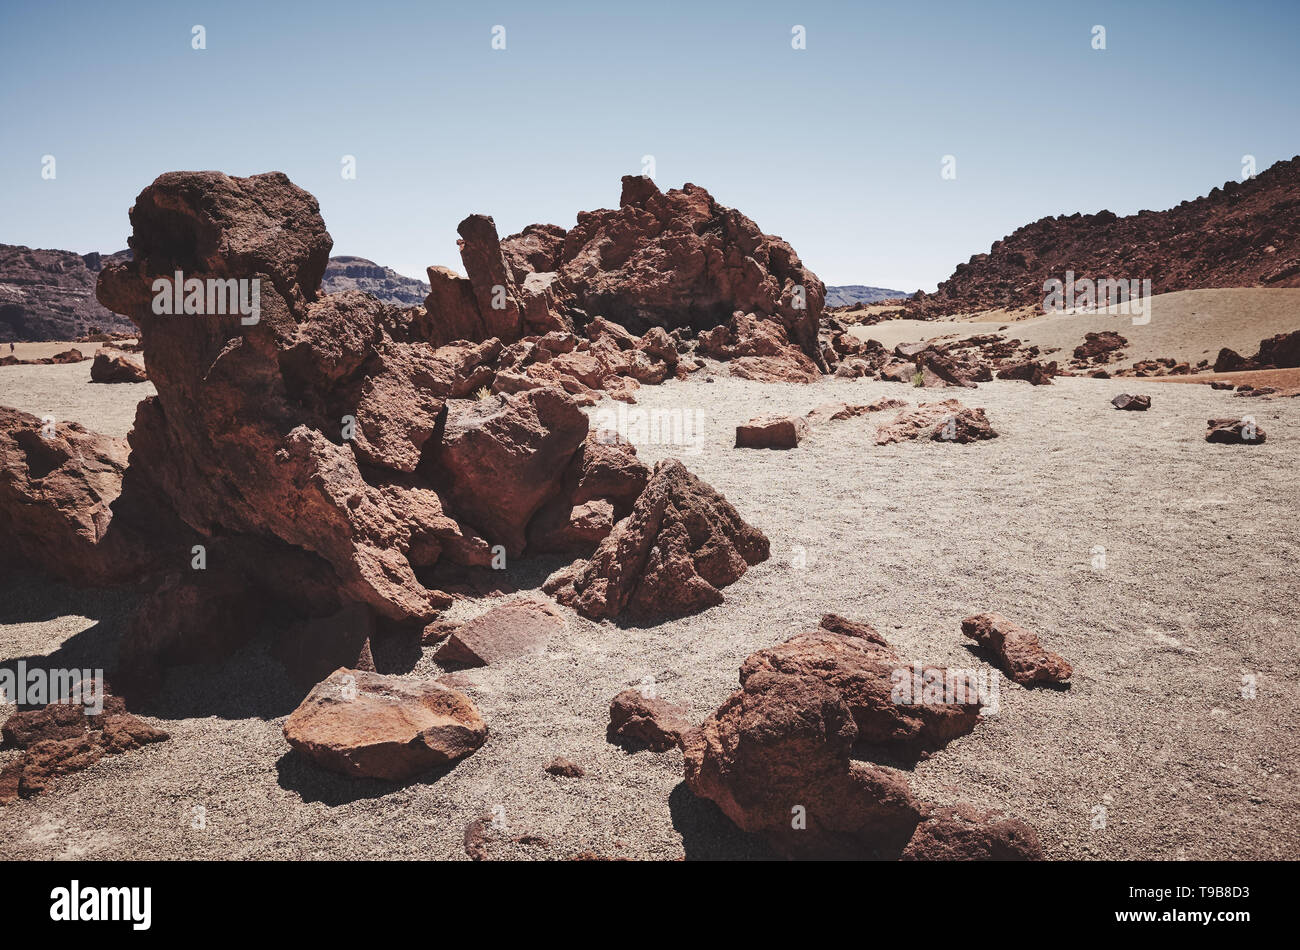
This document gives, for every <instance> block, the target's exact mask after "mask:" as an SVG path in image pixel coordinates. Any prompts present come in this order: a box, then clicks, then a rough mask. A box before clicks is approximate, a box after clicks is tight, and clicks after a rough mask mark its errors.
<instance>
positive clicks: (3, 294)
mask: <svg viewBox="0 0 1300 950" xmlns="http://www.w3.org/2000/svg"><path fill="white" fill-rule="evenodd" d="M121 256H124V253H123V252H119V253H118V254H115V255H107V254H99V253H95V252H92V253H90V254H77V253H76V252H74V251H55V250H44V249H36V248H30V247H24V246H22V245H13V244H0V342H4V343H8V342H9V341H11V340H77V339H80V338H81V337H82V336H84V335H86V334H88V333H92V332H94V333H103V332H105V331H108V332H113V331H126V330H130V329H131V323H130V321H128V320H126V319H125V318H123V317H120V316H118V315H117V314H115V313H113V312H112V311H110V310H107V309H105V308H104V307H102V306H100V305H99V304H98V303H97V302H96V301H95V281H96V280H97V279H98V277H99V271H100V268H101V267H103V264H104V261H105V260H108V259H111V258H114V257H121Z"/></svg>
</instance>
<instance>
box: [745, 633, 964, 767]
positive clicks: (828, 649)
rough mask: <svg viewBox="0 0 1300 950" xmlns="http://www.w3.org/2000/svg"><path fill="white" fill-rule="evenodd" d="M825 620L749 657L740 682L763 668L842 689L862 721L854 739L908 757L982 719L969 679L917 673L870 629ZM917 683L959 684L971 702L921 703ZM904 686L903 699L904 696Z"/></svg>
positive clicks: (943, 672)
mask: <svg viewBox="0 0 1300 950" xmlns="http://www.w3.org/2000/svg"><path fill="white" fill-rule="evenodd" d="M822 623H823V628H822V629H821V630H818V631H816V632H814V633H804V634H799V635H798V636H796V637H792V638H791V639H789V640H787V641H786V642H785V643H782V644H780V645H778V646H775V647H769V648H767V649H765V650H759V651H758V652H757V653H754V654H751V655H750V657H749V658H748V659H747V660H745V662H744V663H743V664H742V665H741V667H740V682H741V685H744V683H745V681H746V680H748V679H749V677H751V676H753V675H754V674H756V673H758V672H760V671H763V670H769V671H775V672H778V673H784V674H789V675H793V676H815V677H817V678H818V679H821V680H822V681H823V682H825V683H827V684H829V685H830V686H832V687H834V688H835V689H836V690H838V691H839V693H840V695H841V697H842V698H843V699H844V702H845V704H846V705H847V706H848V709H849V713H850V714H851V715H852V716H853V719H854V722H856V723H857V727H858V732H857V737H856V741H857V742H864V743H871V744H874V745H880V746H886V747H890V748H892V749H894V750H895V751H897V752H900V753H903V754H917V753H920V752H923V751H926V750H929V749H936V748H939V747H940V746H943V745H946V744H947V743H948V742H950V741H951V740H953V739H955V738H956V737H957V736H960V735H965V734H966V733H968V732H970V731H971V730H972V729H974V728H975V725H976V723H978V722H979V713H980V705H981V700H980V697H979V694H978V689H977V684H975V683H973V682H967V681H966V679H964V678H962V680H961V682H960V683H957V682H955V678H956V676H957V674H950V673H949V671H947V670H944V669H942V668H940V667H926V668H921V667H919V666H917V667H916V668H915V669H914V668H913V667H912V666H911V665H909V664H908V663H905V662H904V661H903V660H901V659H899V657H898V656H897V654H895V653H894V651H893V649H892V648H891V647H890V646H889V645H888V644H887V643H885V641H884V640H883V638H881V637H880V636H879V634H876V633H875V631H874V630H870V628H867V631H869V633H866V635H864V632H863V631H861V630H853V629H852V628H851V627H849V626H848V624H849V623H850V622H849V621H845V620H844V619H843V618H840V617H836V616H835V615H833V614H831V615H828V616H827V617H826V618H824V619H823V621H822ZM827 623H829V624H830V628H827V627H826V624H827ZM837 631H841V632H837ZM914 680H916V681H918V682H929V683H934V682H937V683H941V684H942V683H946V682H948V681H950V680H954V682H953V686H954V690H955V691H960V692H961V693H962V696H963V697H964V698H965V700H966V701H963V702H952V703H928V702H924V701H923V700H924V695H923V691H922V690H919V689H918V690H916V691H915V692H916V693H917V694H918V695H916V696H913V688H912V687H913V681H914ZM904 686H905V687H906V690H907V691H906V696H903V695H902V694H901V693H900V688H901V687H904ZM913 699H915V702H913V701H912V700H913ZM904 700H906V701H904Z"/></svg>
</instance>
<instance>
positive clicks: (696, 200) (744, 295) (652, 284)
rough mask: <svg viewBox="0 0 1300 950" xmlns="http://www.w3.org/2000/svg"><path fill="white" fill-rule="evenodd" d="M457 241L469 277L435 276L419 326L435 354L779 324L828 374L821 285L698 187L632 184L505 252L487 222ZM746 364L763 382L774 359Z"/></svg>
mask: <svg viewBox="0 0 1300 950" xmlns="http://www.w3.org/2000/svg"><path fill="white" fill-rule="evenodd" d="M459 230H460V234H461V241H460V252H461V260H462V262H463V263H464V265H465V271H466V273H467V274H468V277H460V276H459V275H457V274H455V273H454V272H452V271H449V270H447V269H446V268H430V269H429V284H430V293H429V298H428V300H427V301H426V305H425V314H424V315H423V316H421V317H418V318H417V323H418V324H419V326H420V327H421V328H422V330H423V331H424V332H425V334H426V338H427V339H429V340H430V341H431V342H433V343H434V344H435V345H437V344H443V343H449V342H451V341H453V340H457V339H466V340H484V339H487V338H489V337H497V338H499V339H501V340H502V341H503V342H505V343H512V342H514V341H515V340H517V339H519V338H520V337H523V336H527V335H530V334H532V335H536V334H543V333H546V332H548V331H555V330H560V331H563V330H573V329H574V328H578V329H581V328H582V327H584V326H586V324H587V323H588V322H589V321H590V320H591V319H592V318H594V317H604V318H606V319H607V320H609V321H612V322H613V323H615V324H618V325H620V326H621V327H622V328H626V330H629V331H631V333H633V334H644V333H646V331H648V330H652V329H655V328H660V329H664V330H674V329H688V330H693V331H704V330H709V329H712V328H714V327H717V326H720V325H722V324H725V323H727V321H729V320H730V319H731V318H732V315H733V314H735V313H737V312H739V313H741V314H749V315H751V318H752V319H757V320H760V321H762V322H767V323H771V324H772V325H773V326H774V327H775V328H776V330H778V331H779V337H780V339H781V340H782V341H784V343H783V345H784V348H785V349H787V350H788V349H794V350H795V351H796V352H798V351H802V354H801V355H803V356H804V357H806V358H807V360H808V362H807V364H806V367H811V372H813V373H815V372H816V371H817V368H818V365H819V364H820V362H821V355H820V349H819V347H818V345H817V323H818V317H819V315H820V314H821V311H822V305H823V302H824V299H825V287H824V286H823V284H822V282H821V281H820V280H818V279H817V276H816V275H815V274H813V273H812V272H811V271H809V270H807V269H806V268H805V267H804V266H803V264H802V262H800V260H799V257H798V255H796V254H795V253H794V250H793V249H792V248H791V247H790V245H789V244H787V243H785V242H784V241H782V240H781V239H780V238H778V237H773V236H772V235H768V234H763V233H762V232H761V231H760V230H759V229H758V226H757V225H756V224H754V222H753V221H751V220H750V219H749V218H746V217H745V216H744V215H742V214H741V213H740V212H738V211H735V210H733V209H731V208H726V207H723V206H722V205H719V204H718V203H717V202H716V201H714V200H713V198H712V197H711V196H710V195H709V193H708V192H707V191H705V190H704V189H703V188H699V187H697V186H695V185H690V184H688V185H686V186H685V187H683V188H681V189H673V190H670V191H668V192H666V193H664V192H661V191H660V190H659V188H658V187H657V186H656V185H655V183H654V182H653V181H651V180H650V179H649V178H645V177H633V176H625V177H624V179H623V194H622V197H621V199H620V202H619V207H618V208H617V209H614V210H609V209H604V210H600V211H591V212H582V213H580V214H579V215H578V222H577V224H576V225H575V226H574V227H573V228H572V229H570V230H568V231H566V230H564V229H563V228H560V227H556V226H555V225H538V224H535V225H530V226H529V227H527V228H525V229H524V230H523V231H522V232H520V233H519V234H514V235H511V236H510V237H507V238H505V239H504V240H501V239H499V238H498V236H497V232H496V226H495V224H494V223H493V221H492V219H491V218H489V217H486V216H484V215H471V216H470V217H468V218H466V219H465V220H464V221H462V222H461V224H460V228H459ZM739 336H740V343H739V344H736V343H733V344H732V345H740V346H741V347H742V348H743V346H744V341H745V339H747V337H748V336H749V334H747V333H744V332H742V333H740V334H739ZM624 348H626V347H624ZM659 355H660V356H661V357H662V356H664V355H665V354H663V353H660V354H659ZM737 355H738V356H749V357H753V359H751V360H750V363H749V364H745V365H746V366H748V367H749V369H750V370H751V371H753V372H758V369H757V367H758V366H759V365H760V364H761V362H762V360H761V359H758V357H760V356H766V355H771V354H758V353H738V354H737ZM751 364H752V365H751ZM806 367H805V366H804V365H800V370H801V371H803V370H805V369H806ZM787 372H788V370H787ZM641 381H642V382H645V381H646V380H641ZM587 385H588V386H591V385H592V384H591V383H587Z"/></svg>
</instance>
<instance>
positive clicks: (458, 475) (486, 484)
mask: <svg viewBox="0 0 1300 950" xmlns="http://www.w3.org/2000/svg"><path fill="white" fill-rule="evenodd" d="M587 427H588V421H587V416H586V415H585V414H584V413H583V412H582V410H580V409H579V408H578V406H577V404H576V403H574V401H573V400H572V399H570V398H568V397H567V396H566V395H565V394H564V393H562V392H559V391H558V390H554V389H533V390H529V391H528V392H523V393H517V394H515V395H510V396H505V395H495V396H491V397H489V398H488V399H483V400H478V401H475V402H465V403H460V404H457V405H456V406H455V408H454V409H450V410H449V411H448V416H447V423H446V429H445V431H444V432H443V438H442V442H441V444H440V445H439V447H438V452H437V455H436V460H437V462H438V464H439V466H440V467H441V468H442V469H443V470H444V471H445V472H446V481H445V490H446V493H447V496H448V498H449V499H450V500H451V501H452V503H453V504H454V505H455V506H456V511H457V514H458V517H459V519H460V520H462V521H468V522H469V523H470V524H472V525H473V526H474V527H475V528H476V529H477V530H478V531H479V532H480V533H481V534H482V535H483V536H484V537H485V538H487V539H488V540H489V541H490V542H492V543H496V544H502V545H504V546H505V549H506V552H507V553H508V554H509V555H510V556H512V557H513V556H516V555H518V554H521V553H523V550H524V546H525V543H526V531H527V528H528V522H529V521H530V520H531V519H532V517H533V515H534V514H536V513H537V510H538V509H539V508H540V507H541V506H542V503H543V502H545V501H546V499H547V498H548V497H549V496H551V495H554V494H556V493H557V492H558V490H559V488H560V482H561V480H562V478H563V476H564V471H565V467H566V466H567V465H568V464H569V461H570V460H571V459H572V458H573V455H574V453H575V452H576V451H577V450H578V447H579V446H580V445H581V444H582V442H583V440H584V439H586V437H587Z"/></svg>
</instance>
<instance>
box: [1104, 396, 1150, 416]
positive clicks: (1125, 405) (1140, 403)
mask: <svg viewBox="0 0 1300 950" xmlns="http://www.w3.org/2000/svg"><path fill="white" fill-rule="evenodd" d="M1110 404H1112V405H1114V407H1115V408H1117V409H1127V411H1128V412H1145V411H1147V409H1149V408H1151V396H1144V395H1130V394H1127V392H1121V394H1119V395H1118V396H1115V398H1114V399H1112V400H1110Z"/></svg>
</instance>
